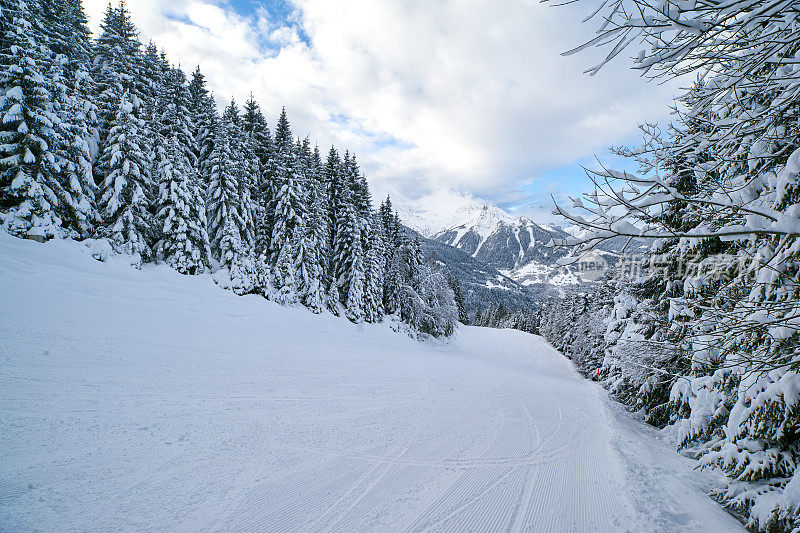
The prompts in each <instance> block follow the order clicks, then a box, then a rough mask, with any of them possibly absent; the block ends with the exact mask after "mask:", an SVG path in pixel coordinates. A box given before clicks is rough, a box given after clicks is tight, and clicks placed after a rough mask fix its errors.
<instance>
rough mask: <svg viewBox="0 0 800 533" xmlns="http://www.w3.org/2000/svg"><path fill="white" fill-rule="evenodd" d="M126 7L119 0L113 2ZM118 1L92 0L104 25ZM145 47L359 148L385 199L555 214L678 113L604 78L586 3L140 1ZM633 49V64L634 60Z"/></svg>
mask: <svg viewBox="0 0 800 533" xmlns="http://www.w3.org/2000/svg"><path fill="white" fill-rule="evenodd" d="M113 1H114V2H116V1H117V0H113ZM107 3H108V0H84V7H85V9H86V12H87V15H88V16H89V18H90V24H91V26H92V29H93V30H94V31H97V30H98V28H99V23H100V20H101V18H102V14H103V11H104V10H105V7H106V5H107ZM127 6H128V8H129V9H130V11H131V12H132V15H133V19H134V22H135V24H136V26H137V28H138V29H139V32H140V38H141V40H142V41H143V42H147V41H149V40H151V39H152V40H153V41H154V42H155V43H156V44H157V45H158V46H159V47H160V48H162V49H164V50H165V51H166V53H167V55H168V57H169V59H170V60H171V61H172V62H173V63H176V64H180V65H181V67H183V68H184V70H186V71H187V72H188V71H191V70H193V69H194V67H195V65H198V64H199V65H200V69H201V71H202V72H203V73H204V74H205V75H206V77H207V79H208V81H209V85H210V88H211V89H212V90H213V91H214V94H215V96H216V98H217V100H218V102H219V103H220V104H224V103H227V102H228V101H229V100H230V98H234V99H235V100H236V101H237V102H239V103H240V104H241V103H243V102H244V101H245V100H246V99H247V97H248V95H249V94H250V93H251V92H252V94H253V95H254V97H255V99H256V101H257V102H258V103H259V104H260V105H261V107H262V109H263V110H264V112H265V115H266V116H267V119H268V121H269V122H270V124H274V122H275V119H276V117H277V114H278V113H279V112H280V109H281V106H285V107H286V111H287V114H288V117H289V120H290V122H291V124H292V128H293V131H294V133H295V135H297V136H300V137H305V136H306V135H308V136H310V138H311V139H312V141H315V142H318V143H319V145H320V148H321V149H322V150H323V153H325V152H327V149H328V147H329V146H330V145H331V144H333V145H335V146H336V147H337V149H339V150H340V151H341V152H344V150H350V151H351V152H355V153H356V154H357V156H358V161H359V163H360V165H361V168H362V170H363V171H364V173H365V174H366V176H367V179H368V181H369V183H370V187H371V190H372V192H373V197H374V198H376V199H380V198H383V197H385V196H386V195H387V194H391V196H392V197H393V198H394V199H395V201H399V202H400V203H404V204H406V205H408V206H410V207H412V208H413V207H417V208H428V209H436V208H440V207H441V208H446V207H449V206H453V205H455V204H458V203H459V202H461V201H463V199H464V198H481V199H485V200H487V201H490V202H492V203H495V204H497V205H500V206H501V207H503V208H505V209H507V210H508V211H510V212H512V213H515V214H524V215H526V216H530V217H531V218H533V219H534V220H537V221H542V222H544V221H552V220H553V218H552V216H551V215H550V214H549V213H550V211H552V207H553V200H552V197H553V196H555V197H556V198H558V199H563V198H565V197H566V196H567V195H573V196H574V195H576V194H579V193H580V192H582V191H585V190H587V189H588V187H589V181H588V179H587V178H586V176H585V174H584V171H583V169H582V166H590V167H591V166H594V165H596V164H597V162H596V158H599V159H600V160H601V161H603V162H604V163H606V164H611V165H625V164H626V163H627V162H626V161H619V160H618V159H617V158H614V157H612V156H611V155H610V154H609V152H608V147H609V146H612V145H626V144H628V145H629V144H636V142H637V141H638V140H639V135H638V129H637V124H639V123H641V122H643V121H645V120H647V121H649V122H660V123H663V122H665V121H667V120H668V119H669V105H670V103H671V100H672V96H673V94H675V93H676V92H677V85H675V84H656V83H654V82H650V81H648V80H646V79H643V78H641V77H640V76H639V74H638V73H636V72H634V71H631V70H630V69H629V65H630V61H629V60H628V57H627V56H630V55H634V54H635V52H637V51H638V49H637V50H634V49H631V53H630V54H627V56H626V54H622V55H621V56H619V57H618V59H617V60H616V61H615V62H612V63H610V64H609V65H607V66H606V67H605V68H604V69H603V70H602V71H601V72H600V73H599V74H598V75H596V76H589V75H587V74H583V71H584V70H585V69H586V68H588V67H590V66H592V65H594V64H595V63H596V62H598V60H599V59H600V57H601V51H600V50H589V51H586V52H582V53H580V54H576V55H572V56H566V57H565V56H562V55H561V52H564V51H566V50H569V49H570V48H573V47H575V46H577V45H579V44H582V43H583V42H584V41H586V40H588V39H590V38H591V37H592V35H593V31H594V28H595V23H594V22H591V21H590V22H588V23H581V20H582V19H584V18H585V16H586V14H587V13H588V12H591V11H592V10H593V9H592V8H593V1H590V0H586V1H585V2H580V3H578V4H572V5H568V6H564V7H553V6H551V5H549V4H542V3H540V2H539V0H482V1H478V0H346V1H331V0H264V1H255V0H127ZM622 56H626V57H622Z"/></svg>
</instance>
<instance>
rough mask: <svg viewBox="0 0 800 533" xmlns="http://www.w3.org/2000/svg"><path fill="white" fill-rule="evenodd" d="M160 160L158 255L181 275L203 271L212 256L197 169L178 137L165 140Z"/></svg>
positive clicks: (157, 218)
mask: <svg viewBox="0 0 800 533" xmlns="http://www.w3.org/2000/svg"><path fill="white" fill-rule="evenodd" d="M162 150H163V157H162V158H161V160H160V161H159V166H158V178H159V194H158V203H157V207H158V212H157V215H156V220H157V229H158V232H159V241H158V244H157V246H156V255H157V257H158V259H159V260H161V261H164V262H165V263H167V264H168V265H170V266H171V267H173V268H174V269H176V270H177V271H178V272H180V273H181V274H198V273H201V272H204V271H205V270H206V268H207V266H208V264H209V256H210V254H211V252H210V250H209V244H208V234H207V233H206V214H205V211H206V206H205V201H204V200H203V195H202V194H201V192H200V187H199V184H198V177H197V174H196V170H195V169H193V168H192V166H191V164H190V163H189V160H188V158H187V157H186V152H185V149H184V146H183V145H182V143H181V141H180V139H179V137H177V136H170V137H167V138H166V139H164V140H163V144H162Z"/></svg>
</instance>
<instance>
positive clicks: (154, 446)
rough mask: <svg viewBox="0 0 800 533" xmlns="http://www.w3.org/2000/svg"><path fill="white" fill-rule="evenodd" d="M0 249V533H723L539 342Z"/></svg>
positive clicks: (708, 479) (705, 500)
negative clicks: (401, 325) (432, 337)
mask: <svg viewBox="0 0 800 533" xmlns="http://www.w3.org/2000/svg"><path fill="white" fill-rule="evenodd" d="M105 248H106V247H105V246H104V245H103V243H100V244H98V245H96V246H95V245H94V244H91V243H89V244H83V245H81V244H76V243H74V242H71V241H50V242H48V243H45V244H38V243H34V242H31V241H25V240H19V239H14V238H12V237H9V236H6V235H0V293H1V294H3V298H2V303H0V309H1V310H2V315H1V316H0V338H2V339H3V340H4V342H3V343H2V344H1V345H0V360H1V361H2V364H0V405H2V411H1V413H2V416H0V472H2V475H0V530H2V531H22V530H25V531H27V530H39V529H44V530H54V531H67V530H184V531H205V530H229V531H317V530H342V531H362V530H392V531H398V530H404V531H405V530H409V531H418V530H423V529H432V530H449V531H468V530H473V531H474V530H501V529H503V530H507V529H510V530H514V531H521V530H531V531H626V530H632V531H655V530H657V531H692V530H694V531H699V530H703V531H705V532H713V531H735V530H737V529H738V530H741V528H740V527H739V525H738V523H737V522H736V521H735V520H734V519H733V518H732V517H730V516H729V515H727V514H726V513H725V512H723V511H722V509H721V508H720V507H719V506H718V505H717V504H716V503H714V502H713V501H712V500H711V499H710V498H709V497H707V496H706V494H705V493H706V492H707V491H708V490H709V489H711V488H712V487H713V486H714V485H715V484H716V483H717V482H718V480H717V479H716V478H714V477H713V476H712V475H711V474H709V473H707V472H698V471H695V470H692V467H693V465H694V464H695V463H694V462H693V461H691V460H689V459H687V458H684V457H681V456H680V455H678V454H676V453H675V452H674V451H672V449H671V448H670V447H669V446H668V445H667V444H666V442H665V441H664V440H663V438H662V437H661V435H660V434H659V433H658V432H657V431H656V430H654V429H653V428H650V427H649V426H646V425H645V424H643V423H642V422H640V421H639V420H636V419H634V418H633V417H632V416H631V415H629V414H628V413H626V412H625V411H624V409H623V408H622V407H621V406H620V405H618V404H616V403H614V402H612V401H611V400H609V399H608V396H607V393H606V392H604V391H603V389H601V388H600V387H599V386H598V385H597V384H595V383H592V382H589V381H586V380H583V379H581V378H580V377H579V376H578V375H577V373H576V372H575V370H574V369H573V368H572V366H571V363H570V362H569V361H567V360H566V359H565V358H564V357H562V356H561V355H560V354H558V353H557V352H556V351H555V350H554V349H552V348H551V347H550V346H549V345H548V344H547V343H546V342H545V341H544V340H543V339H541V338H540V337H538V336H534V335H529V334H526V333H523V332H520V331H515V330H493V329H486V328H475V327H461V328H460V329H459V331H458V332H457V334H456V336H455V338H454V339H453V340H452V341H450V342H448V343H440V342H429V343H423V342H418V341H414V340H412V339H410V338H408V337H406V336H405V335H403V334H401V333H397V332H395V331H392V328H391V327H390V326H391V324H378V325H363V324H362V325H358V326H357V325H353V324H351V323H349V322H348V321H346V320H344V319H341V318H336V317H333V316H330V315H327V314H322V315H314V314H312V313H310V312H308V311H307V310H304V309H301V308H281V307H279V306H278V305H277V304H275V303H272V302H268V301H266V300H264V299H263V298H261V297H258V296H245V297H237V296H235V295H234V294H232V293H231V292H228V291H224V290H222V289H220V288H219V287H217V286H216V285H215V284H214V282H213V280H212V279H211V276H210V275H207V274H206V275H201V276H195V277H189V276H181V275H179V274H177V273H176V272H174V271H172V270H171V269H169V268H167V267H166V266H164V265H160V266H153V265H144V266H143V267H142V268H141V269H140V270H136V269H133V268H131V267H130V266H129V264H130V261H129V258H127V257H125V256H112V255H107V254H101V255H99V256H98V257H101V258H103V259H104V262H100V261H97V260H95V259H94V258H93V257H92V254H95V255H97V252H98V250H99V251H101V252H103V251H104V250H105Z"/></svg>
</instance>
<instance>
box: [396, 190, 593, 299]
mask: <svg viewBox="0 0 800 533" xmlns="http://www.w3.org/2000/svg"><path fill="white" fill-rule="evenodd" d="M397 212H398V214H399V216H400V219H401V220H402V221H403V222H404V223H405V224H406V225H408V226H409V227H411V228H412V229H414V230H416V231H418V232H419V233H421V234H422V235H423V236H425V237H427V238H429V239H432V240H434V241H437V242H440V243H442V244H447V245H450V246H453V247H455V248H457V249H459V250H461V251H462V252H464V253H465V254H467V255H469V256H470V257H472V258H473V259H476V260H477V261H480V262H481V263H484V264H486V265H488V266H489V267H492V268H494V269H496V270H497V271H498V272H499V273H500V274H502V275H504V276H506V277H508V278H511V279H512V280H514V281H516V282H517V283H519V284H522V285H533V284H540V283H545V284H547V283H549V284H555V285H562V284H576V283H579V280H578V279H577V278H576V276H574V275H571V274H570V273H569V272H568V271H567V270H566V269H564V268H562V267H558V266H557V265H556V261H557V260H558V259H560V258H561V257H564V256H565V255H567V254H568V252H569V251H568V250H567V249H564V248H551V247H549V246H547V245H548V243H549V242H550V241H551V240H552V239H554V238H555V239H562V238H566V237H569V233H567V232H566V231H564V230H563V229H561V228H559V227H554V226H549V225H543V224H536V223H535V222H533V221H531V220H530V219H528V218H525V217H515V216H513V215H510V214H509V213H507V212H505V211H504V210H502V209H501V208H499V207H497V206H495V205H492V204H490V203H488V202H483V201H480V200H473V199H468V200H465V202H464V204H463V205H461V206H459V207H457V208H456V209H452V210H450V211H446V210H443V211H427V212H426V211H418V210H413V209H410V208H407V207H403V206H401V207H398V209H397Z"/></svg>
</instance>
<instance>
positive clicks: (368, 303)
mask: <svg viewBox="0 0 800 533" xmlns="http://www.w3.org/2000/svg"><path fill="white" fill-rule="evenodd" d="M375 218H376V219H377V215H375ZM370 228H371V229H370V231H369V243H368V248H367V254H366V258H365V262H366V265H365V276H366V279H365V283H364V316H365V319H366V321H367V322H379V321H380V320H381V317H383V314H384V309H383V286H384V277H385V273H386V259H385V254H386V248H385V242H384V236H383V231H382V226H381V223H380V220H375V221H374V222H373V223H372V224H371V225H370Z"/></svg>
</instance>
